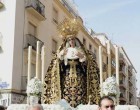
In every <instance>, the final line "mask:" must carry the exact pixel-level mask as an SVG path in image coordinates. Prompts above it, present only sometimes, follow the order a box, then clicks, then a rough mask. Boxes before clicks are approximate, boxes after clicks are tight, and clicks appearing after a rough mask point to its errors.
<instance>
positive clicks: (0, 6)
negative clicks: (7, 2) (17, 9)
mask: <svg viewBox="0 0 140 110" xmlns="http://www.w3.org/2000/svg"><path fill="white" fill-rule="evenodd" d="M3 6H4V5H3V3H2V2H1V0H0V9H1V8H2V7H3Z"/></svg>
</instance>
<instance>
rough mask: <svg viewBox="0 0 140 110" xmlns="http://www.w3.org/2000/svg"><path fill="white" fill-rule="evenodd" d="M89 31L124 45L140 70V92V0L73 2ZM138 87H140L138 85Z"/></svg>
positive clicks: (138, 78) (139, 81)
mask: <svg viewBox="0 0 140 110" xmlns="http://www.w3.org/2000/svg"><path fill="white" fill-rule="evenodd" d="M73 2H74V3H75V4H76V6H77V8H78V11H79V14H80V16H81V17H82V18H83V20H84V24H85V26H86V27H87V28H92V29H93V31H95V32H96V33H105V34H106V35H107V37H108V38H109V39H110V40H111V41H112V42H113V43H115V44H117V45H119V46H122V47H123V48H124V49H125V51H126V53H127V55H128V57H129V59H130V60H131V62H132V64H133V65H134V67H135V69H136V70H137V74H136V76H137V77H136V78H137V80H138V81H137V88H138V90H139V91H140V0H74V1H73ZM138 85H139V86H138Z"/></svg>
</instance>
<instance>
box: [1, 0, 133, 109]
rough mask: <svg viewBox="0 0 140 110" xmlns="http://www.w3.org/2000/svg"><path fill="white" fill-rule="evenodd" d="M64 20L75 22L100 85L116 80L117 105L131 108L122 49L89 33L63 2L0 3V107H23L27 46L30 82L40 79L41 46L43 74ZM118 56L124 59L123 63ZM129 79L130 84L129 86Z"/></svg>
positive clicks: (6, 0) (128, 63) (128, 75)
mask: <svg viewBox="0 0 140 110" xmlns="http://www.w3.org/2000/svg"><path fill="white" fill-rule="evenodd" d="M65 18H78V20H79V23H80V31H79V34H78V36H77V37H78V38H79V39H80V41H81V42H82V43H83V44H84V45H85V47H86V48H87V49H89V50H90V51H91V52H92V53H93V55H94V57H95V58H96V61H97V64H98V66H99V69H100V77H101V79H100V81H101V82H103V81H104V80H105V79H106V78H107V77H109V76H112V75H114V76H116V78H117V82H118V85H119V87H120V92H121V94H123V95H121V94H120V97H119V96H118V100H119V103H120V104H135V103H136V102H135V100H136V97H135V92H136V91H135V89H136V87H135V85H136V84H135V80H136V79H135V73H136V70H135V69H134V67H133V65H132V63H131V61H130V60H129V58H128V57H127V54H126V53H125V52H124V51H123V50H124V49H122V48H121V47H118V46H116V45H113V44H112V43H111V41H110V40H108V38H107V37H106V35H104V34H95V33H94V32H93V31H92V32H89V31H88V30H87V28H86V27H85V26H84V25H83V20H82V18H81V17H80V16H79V15H78V12H77V10H76V9H75V7H74V4H72V3H69V2H68V1H67V0H12V1H9V0H1V1H0V19H2V20H1V21H0V33H1V34H0V67H1V70H0V82H1V83H0V84H1V86H0V87H1V92H0V95H1V97H0V104H2V105H5V106H8V105H9V104H11V103H12V104H14V103H19V104H20V103H26V98H27V95H26V85H27V76H28V74H27V73H28V46H32V59H31V78H33V77H34V76H35V75H36V72H37V71H38V72H39V78H40V79H41V68H42V66H41V56H40V53H41V47H42V46H43V45H44V46H45V47H46V48H45V59H44V60H45V65H44V67H45V70H44V71H45V72H46V71H47V67H48V65H49V63H50V61H51V59H52V55H53V54H54V53H55V52H56V50H57V48H58V47H59V45H60V44H61V42H62V40H61V39H60V36H59V33H58V30H57V26H58V25H59V24H60V23H61V22H62V21H63V20H64V19H65ZM37 41H40V46H39V48H40V49H39V50H40V51H39V59H38V61H39V67H38V70H36V65H37V64H36V61H37V59H36V56H37V54H36V50H37V47H36V46H37V43H36V42H37ZM120 53H122V54H120ZM121 55H123V56H125V58H124V59H123V60H122V59H121V57H122V56H121ZM116 63H117V66H116ZM121 65H123V66H124V65H126V66H125V72H126V73H125V74H123V73H121V72H122V71H121V70H120V68H121V69H122V66H121ZM120 66H121V67H120ZM129 67H130V68H129ZM121 74H122V75H121ZM132 78H133V79H134V80H133V81H134V82H131V81H132ZM123 82H125V84H127V85H125V86H124V87H123V86H122V85H121V84H122V83H123ZM101 84H102V83H101ZM132 90H133V91H132ZM121 96H123V99H122V97H121ZM124 100H125V101H124Z"/></svg>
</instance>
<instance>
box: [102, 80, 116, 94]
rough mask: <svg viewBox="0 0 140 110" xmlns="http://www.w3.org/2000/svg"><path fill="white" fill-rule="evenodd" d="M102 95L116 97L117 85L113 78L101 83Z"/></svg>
mask: <svg viewBox="0 0 140 110" xmlns="http://www.w3.org/2000/svg"><path fill="white" fill-rule="evenodd" d="M103 95H109V96H116V95H117V84H116V79H115V77H109V78H107V79H106V80H105V82H103Z"/></svg>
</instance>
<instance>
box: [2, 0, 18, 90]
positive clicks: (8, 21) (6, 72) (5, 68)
mask: <svg viewBox="0 0 140 110" xmlns="http://www.w3.org/2000/svg"><path fill="white" fill-rule="evenodd" d="M3 3H4V7H3V9H1V10H0V32H1V34H2V37H3V39H2V48H3V52H1V53H0V68H1V70H0V77H1V79H2V81H4V82H5V81H6V82H7V83H8V84H10V85H9V87H8V88H11V86H12V72H13V68H12V66H13V55H14V53H13V51H14V34H15V33H14V32H15V9H16V8H15V7H16V0H10V1H9V0H4V1H3Z"/></svg>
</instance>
